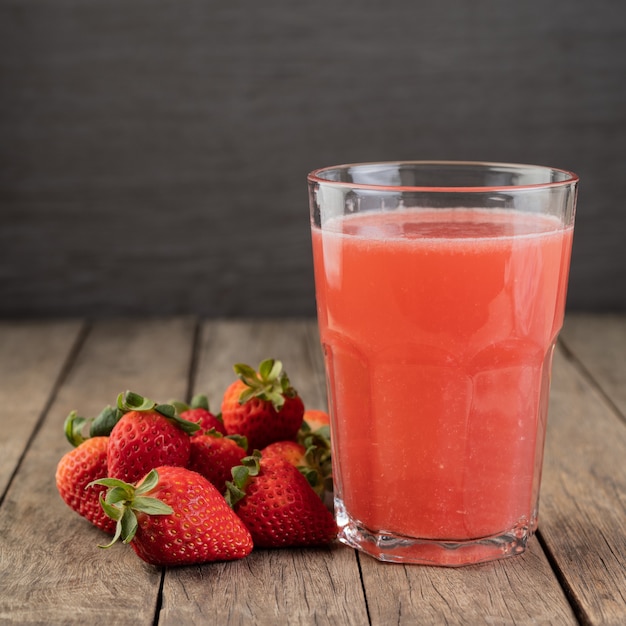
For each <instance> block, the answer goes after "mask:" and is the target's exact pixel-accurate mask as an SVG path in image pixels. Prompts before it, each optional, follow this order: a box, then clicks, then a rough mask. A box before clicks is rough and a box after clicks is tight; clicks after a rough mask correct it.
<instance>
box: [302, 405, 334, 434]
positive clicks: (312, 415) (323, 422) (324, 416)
mask: <svg viewBox="0 0 626 626" xmlns="http://www.w3.org/2000/svg"><path fill="white" fill-rule="evenodd" d="M303 421H304V422H306V424H307V426H308V427H309V430H312V431H316V430H319V429H320V428H324V427H326V426H329V425H330V416H329V415H328V413H326V411H320V410H318V409H307V410H306V411H305V412H304V416H303Z"/></svg>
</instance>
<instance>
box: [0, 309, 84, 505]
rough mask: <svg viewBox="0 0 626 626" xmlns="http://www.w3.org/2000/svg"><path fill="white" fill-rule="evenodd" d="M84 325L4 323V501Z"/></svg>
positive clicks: (0, 472)
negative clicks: (14, 473)
mask: <svg viewBox="0 0 626 626" xmlns="http://www.w3.org/2000/svg"><path fill="white" fill-rule="evenodd" d="M81 327H82V324H81V322H79V321H56V322H53V321H51V322H49V323H35V322H0V354H1V355H2V358H0V406H1V407H2V417H1V418H0V424H1V426H2V427H1V428H0V499H1V498H2V494H4V491H5V489H6V487H7V485H8V482H9V479H10V477H11V474H12V473H13V471H14V469H15V468H16V466H17V462H18V460H19V458H20V456H21V455H22V454H23V452H24V450H25V448H26V445H27V443H28V441H29V438H30V437H31V435H32V434H33V431H34V429H35V428H36V426H37V424H38V421H39V419H40V417H41V415H42V414H43V412H44V410H45V409H46V405H47V403H48V402H49V401H50V400H51V399H52V397H53V395H54V393H55V392H56V382H57V380H58V378H59V376H60V374H61V372H62V369H63V366H64V364H65V363H66V361H67V359H68V357H69V355H70V353H71V351H72V348H73V346H74V345H75V343H76V341H77V339H78V337H79V333H80V331H81Z"/></svg>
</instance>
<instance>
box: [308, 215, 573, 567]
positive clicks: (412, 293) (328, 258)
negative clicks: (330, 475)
mask: <svg viewBox="0 0 626 626" xmlns="http://www.w3.org/2000/svg"><path fill="white" fill-rule="evenodd" d="M572 233H573V230H572V228H570V227H564V226H563V225H562V224H561V222H560V220H559V219H558V218H552V217H548V216H542V215H538V214H532V213H524V212H519V211H514V210H501V209H494V210H489V209H437V210H434V209H414V210H410V209H399V210H394V211H386V212H385V211H382V212H381V211H374V212H369V213H368V212H364V213H355V214H353V215H348V216H345V217H338V218H332V219H330V220H328V221H327V222H326V223H324V225H323V229H320V228H319V227H318V226H314V227H313V229H312V238H313V253H314V264H315V280H316V295H317V305H318V321H319V327H320V334H321V340H322V344H323V347H324V353H325V359H326V368H327V376H328V386H329V401H330V412H331V415H332V437H333V462H334V474H335V489H336V506H337V516H338V521H339V526H340V528H341V527H343V528H342V530H341V538H342V540H344V541H346V542H347V543H351V544H352V545H356V544H363V543H366V544H369V545H366V546H363V545H358V546H357V547H361V548H363V549H365V550H366V551H368V552H370V553H372V554H374V556H377V557H378V558H381V559H383V560H396V559H395V557H394V547H395V546H397V548H398V551H399V554H400V555H401V554H402V551H403V550H405V549H406V546H407V545H408V546H412V548H411V549H413V553H412V554H411V555H410V560H413V561H416V562H431V563H445V564H452V565H457V564H463V563H464V562H470V561H472V562H475V561H479V560H486V559H488V558H493V554H491V552H492V549H493V548H492V544H493V543H494V542H495V543H496V544H497V543H498V542H497V541H495V538H500V539H501V538H502V537H505V538H507V537H508V538H511V545H514V544H515V542H516V538H518V539H519V538H521V539H522V540H523V541H522V542H523V544H524V545H525V540H526V538H527V537H528V536H529V535H530V534H532V532H533V531H534V529H535V526H536V523H537V501H538V492H539V482H540V474H541V465H542V454H543V444H544V435H545V426H546V416H547V403H548V389H549V380H550V367H551V360H552V353H553V349H554V345H555V341H556V337H557V334H558V332H559V330H560V328H561V325H562V321H563V312H564V305H565V295H566V286H567V276H568V269H569V258H570V249H571V244H572ZM357 535H358V536H359V537H360V538H359V539H355V538H354V537H356V536H357ZM363 537H366V538H367V537H369V539H366V540H363ZM405 539H406V540H405ZM477 540H478V543H479V544H480V545H482V548H481V547H480V545H479V547H478V548H476V547H475V546H476V543H477ZM469 544H472V545H473V546H474V547H473V548H472V550H471V551H469V552H468V551H464V550H463V549H462V548H463V546H464V545H469ZM383 546H386V547H383ZM441 546H446V548H451V549H448V550H447V551H446V550H442V549H441ZM459 548H461V549H459ZM495 549H497V550H500V549H502V548H500V547H497V548H495ZM476 550H478V552H476ZM481 550H483V551H484V555H483V554H481V552H480V551H481ZM503 550H504V551H506V548H504V549H503ZM513 550H515V548H513ZM521 550H523V547H522V548H520V551H521ZM383 552H384V554H383ZM397 560H403V558H402V557H401V556H399V557H398V559H397Z"/></svg>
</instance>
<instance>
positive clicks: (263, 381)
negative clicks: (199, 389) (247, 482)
mask: <svg viewBox="0 0 626 626" xmlns="http://www.w3.org/2000/svg"><path fill="white" fill-rule="evenodd" d="M234 370H235V372H236V373H237V375H238V376H239V380H237V381H235V382H234V383H232V384H231V385H230V386H229V387H228V389H227V390H226V393H225V394H224V399H223V401H222V419H223V420H224V427H225V428H226V432H227V433H228V434H229V435H234V434H237V435H243V436H245V437H246V438H247V439H248V451H252V450H256V449H261V448H264V447H265V446H267V445H269V444H270V443H273V442H274V441H281V440H285V439H295V438H296V435H297V434H298V430H299V428H300V426H301V425H302V416H303V415H304V404H303V403H302V399H301V398H300V396H299V395H298V392H297V391H296V390H295V389H294V388H293V387H292V386H291V384H290V382H289V378H287V375H286V374H285V372H284V371H283V369H282V363H281V362H280V361H275V360H274V359H268V360H266V361H263V362H262V363H261V364H260V365H259V370H258V372H256V371H255V370H254V369H252V368H251V367H250V366H249V365H244V364H237V365H235V366H234Z"/></svg>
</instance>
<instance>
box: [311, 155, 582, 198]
mask: <svg viewBox="0 0 626 626" xmlns="http://www.w3.org/2000/svg"><path fill="white" fill-rule="evenodd" d="M376 165H387V166H393V165H397V166H400V165H416V166H419V165H422V166H436V165H441V166H448V167H450V166H451V167H457V168H459V169H462V168H463V167H482V168H485V169H486V168H489V167H491V168H496V167H500V168H508V169H511V170H519V171H524V170H526V171H527V170H537V171H545V172H557V173H559V174H561V175H563V176H564V179H563V180H558V181H550V182H545V183H528V184H521V185H479V186H470V187H461V186H453V185H450V186H443V185H433V186H428V185H389V184H380V185H379V184H372V183H351V182H347V181H337V180H329V179H327V178H324V177H323V176H322V174H323V173H324V172H328V171H331V170H347V169H348V168H353V167H354V168H356V167H368V166H376ZM307 180H308V181H309V182H310V183H318V184H324V185H330V186H333V187H342V188H349V189H362V190H370V191H389V192H394V191H395V192H422V193H488V192H500V191H514V190H520V191H522V190H533V189H550V188H554V187H564V186H565V187H567V186H568V185H572V184H576V183H578V181H579V177H578V175H577V174H575V173H574V172H571V171H569V170H566V169H561V168H557V167H550V166H547V165H532V164H526V163H508V162H506V161H447V160H432V161H431V160H415V161H413V160H406V161H403V160H400V161H364V162H360V163H359V162H357V163H344V164H341V165H331V166H327V167H320V168H317V169H315V170H313V171H312V172H310V173H309V174H308V175H307Z"/></svg>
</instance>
